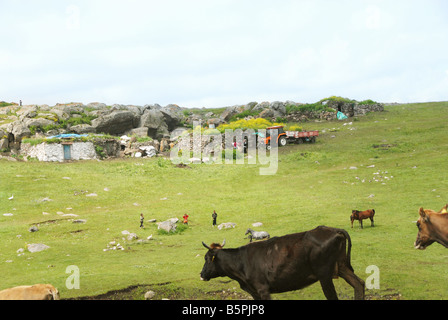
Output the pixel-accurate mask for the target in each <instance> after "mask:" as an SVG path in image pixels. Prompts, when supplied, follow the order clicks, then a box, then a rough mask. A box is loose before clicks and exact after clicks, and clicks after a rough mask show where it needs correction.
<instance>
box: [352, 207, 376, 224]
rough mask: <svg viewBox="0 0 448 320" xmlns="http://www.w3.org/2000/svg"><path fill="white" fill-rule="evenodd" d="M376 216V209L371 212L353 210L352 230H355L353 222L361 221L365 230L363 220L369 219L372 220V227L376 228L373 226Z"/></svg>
mask: <svg viewBox="0 0 448 320" xmlns="http://www.w3.org/2000/svg"><path fill="white" fill-rule="evenodd" d="M374 215H375V209H369V210H365V211H359V210H352V215H351V216H350V222H351V224H352V228H353V221H355V220H359V224H360V225H361V229H363V227H362V220H364V219H367V218H369V219H370V222H371V224H370V225H371V226H372V227H374V225H373V216H374Z"/></svg>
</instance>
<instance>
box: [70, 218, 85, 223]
mask: <svg viewBox="0 0 448 320" xmlns="http://www.w3.org/2000/svg"><path fill="white" fill-rule="evenodd" d="M86 222H87V220H85V219H77V220H73V223H86Z"/></svg>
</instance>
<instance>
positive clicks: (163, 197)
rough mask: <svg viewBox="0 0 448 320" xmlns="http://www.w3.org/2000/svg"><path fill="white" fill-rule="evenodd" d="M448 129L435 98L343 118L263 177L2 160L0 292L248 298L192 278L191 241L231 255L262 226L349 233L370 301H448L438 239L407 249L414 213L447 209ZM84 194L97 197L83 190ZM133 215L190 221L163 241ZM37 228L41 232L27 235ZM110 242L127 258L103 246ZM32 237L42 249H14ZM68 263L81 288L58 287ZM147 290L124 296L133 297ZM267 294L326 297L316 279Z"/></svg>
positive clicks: (197, 254)
mask: <svg viewBox="0 0 448 320" xmlns="http://www.w3.org/2000/svg"><path fill="white" fill-rule="evenodd" d="M447 121H448V103H446V102H440V103H422V104H407V105H395V106H389V107H386V111H385V112H382V113H372V114H369V115H367V116H365V117H360V118H358V119H349V120H347V121H345V122H340V121H335V122H309V123H305V124H303V127H304V129H305V130H311V129H313V130H314V129H317V130H320V131H321V136H320V137H319V138H318V141H317V143H316V144H305V145H288V146H287V147H284V148H281V149H279V153H280V155H279V169H278V172H277V174H276V175H273V176H261V175H259V167H260V166H258V165H236V164H234V165H224V164H222V165H206V164H203V165H191V166H189V167H188V168H178V167H175V166H174V165H172V164H171V162H170V161H169V160H166V159H161V158H158V159H150V160H143V159H132V160H112V161H102V162H98V161H86V162H73V163H40V162H36V161H31V162H9V161H5V160H0V248H1V249H0V272H1V273H2V275H3V276H2V278H1V280H0V290H1V289H4V288H8V287H12V286H16V285H24V284H33V283H52V284H53V285H55V286H56V287H58V289H59V291H60V293H61V297H62V298H76V297H84V296H93V295H100V294H104V293H106V292H108V291H111V290H120V289H124V288H128V287H130V286H135V285H142V286H143V287H142V288H143V289H145V290H146V289H148V288H151V289H152V290H155V291H156V292H159V291H160V292H161V294H162V295H165V297H171V298H178V299H189V298H193V299H196V298H199V299H208V298H210V299H216V298H239V297H244V295H243V294H244V292H243V291H241V290H240V289H239V286H238V284H237V283H236V282H234V281H229V279H226V278H220V279H214V280H211V281H210V282H202V281H200V279H199V273H200V271H201V269H202V266H203V262H204V259H203V256H204V254H205V252H206V250H205V248H204V247H203V246H202V244H201V241H204V242H206V243H211V242H221V241H222V240H223V239H224V238H225V239H226V241H227V245H226V246H227V247H237V246H241V245H244V244H246V243H247V241H248V240H247V239H245V238H244V237H245V236H244V232H245V231H246V229H247V228H248V227H250V226H251V225H252V223H254V222H262V223H263V226H262V227H259V228H257V230H266V231H268V232H269V233H270V234H271V235H272V236H281V235H284V234H288V233H293V232H300V231H305V230H309V229H312V228H314V227H316V226H318V225H328V226H333V227H338V228H344V229H346V230H347V231H349V233H350V236H351V238H352V242H353V248H352V265H353V267H354V269H355V273H356V274H357V275H358V276H359V277H361V278H363V279H366V278H367V277H368V276H369V274H367V273H366V268H367V267H368V266H370V265H375V266H377V267H378V268H379V271H380V289H372V290H366V295H367V297H368V298H372V299H390V298H392V299H397V298H399V299H447V298H448V293H447V292H448V281H445V279H447V277H448V271H447V270H448V268H447V266H448V251H447V249H445V248H443V247H442V246H440V245H439V244H433V245H432V246H430V247H429V248H428V249H427V250H425V251H417V250H415V249H414V248H413V242H414V240H415V238H416V235H417V228H416V226H415V221H416V220H417V218H418V209H419V207H420V206H422V207H425V208H431V209H435V210H439V209H440V208H441V207H442V206H443V205H445V204H446V203H447V202H448V197H447V194H448V157H447V156H446V155H447V151H448V138H447V130H446V128H447ZM350 122H351V123H350ZM372 166H374V167H372ZM105 188H106V189H105ZM85 191H87V192H85ZM92 193H95V194H96V196H87V195H88V194H92ZM12 195H13V196H14V199H13V200H8V198H9V197H11V196H12ZM48 199H50V200H51V201H45V200H48ZM368 208H374V209H375V210H376V216H375V227H374V228H371V227H370V222H364V229H363V230H361V229H360V228H359V225H358V223H357V222H355V224H354V228H353V229H351V228H350V220H349V216H350V213H351V210H352V209H360V210H365V209H368ZM213 210H216V211H217V213H218V224H219V223H222V222H234V223H236V224H237V226H236V227H235V228H234V229H230V230H221V231H220V230H217V228H216V227H215V228H214V227H212V225H211V222H212V218H211V214H212V212H213ZM43 212H45V213H48V214H43ZM57 212H59V213H61V212H63V213H64V214H76V215H78V216H79V217H77V218H76V219H86V220H87V222H86V223H85V224H74V223H72V221H71V220H72V219H74V218H71V217H63V216H62V215H61V214H58V213H57ZM5 213H12V214H13V216H4V214H5ZM140 213H143V214H144V215H145V218H146V220H148V219H152V218H154V219H157V220H158V221H163V220H166V219H169V218H172V217H177V218H179V219H181V217H182V215H183V214H184V213H188V214H189V215H190V224H189V226H188V228H186V229H184V230H182V232H179V233H176V234H172V235H166V234H161V233H159V232H158V230H157V226H156V225H155V224H151V223H148V222H146V223H145V229H143V230H142V229H140V228H139V215H140ZM35 224H39V231H38V232H33V233H31V232H29V231H28V229H29V228H30V227H31V226H32V225H35ZM123 230H128V231H129V232H135V233H137V235H138V236H139V238H140V239H146V238H147V237H148V236H150V235H152V236H153V237H152V240H150V241H147V242H144V243H139V242H137V241H136V240H133V241H126V240H123V239H122V238H123V237H124V236H123V235H122V233H121V232H122V231H123ZM111 241H116V242H119V243H120V244H121V245H122V246H123V247H124V248H125V250H109V251H104V249H106V248H107V245H108V244H109V243H110V242H111ZM29 243H44V244H46V245H48V246H50V248H49V249H48V250H45V251H42V252H38V253H30V252H28V251H27V250H26V249H25V251H24V254H21V253H20V252H19V253H18V252H17V250H19V249H20V248H26V244H29ZM70 265H76V266H78V268H79V270H80V289H79V290H76V289H74V290H69V289H67V288H66V279H67V277H69V276H70V274H67V273H66V268H67V267H68V266H70ZM335 286H336V289H337V292H338V294H339V296H340V298H345V299H349V298H350V299H351V298H352V297H353V290H352V288H351V287H349V286H348V285H347V284H346V283H345V282H344V281H343V280H342V279H339V280H335ZM143 289H141V290H140V291H139V290H138V289H137V290H134V291H133V292H132V293H131V294H130V296H126V298H129V297H130V298H135V299H142V298H143V293H142V292H143V291H142V290H143ZM223 290H225V294H224V293H223ZM216 293H220V294H219V295H217V294H216ZM123 297H124V296H123ZM158 297H159V298H162V296H158ZM118 298H119V297H118ZM273 298H274V299H324V296H323V293H322V291H321V289H320V285H319V284H314V285H312V286H310V287H308V288H306V289H304V290H301V291H298V292H289V293H284V294H276V295H273Z"/></svg>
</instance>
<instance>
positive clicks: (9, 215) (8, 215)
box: [3, 213, 13, 217]
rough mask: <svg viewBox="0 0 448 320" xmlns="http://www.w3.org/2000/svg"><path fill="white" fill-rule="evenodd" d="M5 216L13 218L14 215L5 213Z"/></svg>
mask: <svg viewBox="0 0 448 320" xmlns="http://www.w3.org/2000/svg"><path fill="white" fill-rule="evenodd" d="M3 215H4V216H5V217H12V216H13V214H12V213H4V214H3Z"/></svg>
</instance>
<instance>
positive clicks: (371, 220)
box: [370, 217, 374, 227]
mask: <svg viewBox="0 0 448 320" xmlns="http://www.w3.org/2000/svg"><path fill="white" fill-rule="evenodd" d="M370 222H371V226H372V227H374V225H373V217H372V218H370Z"/></svg>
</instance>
